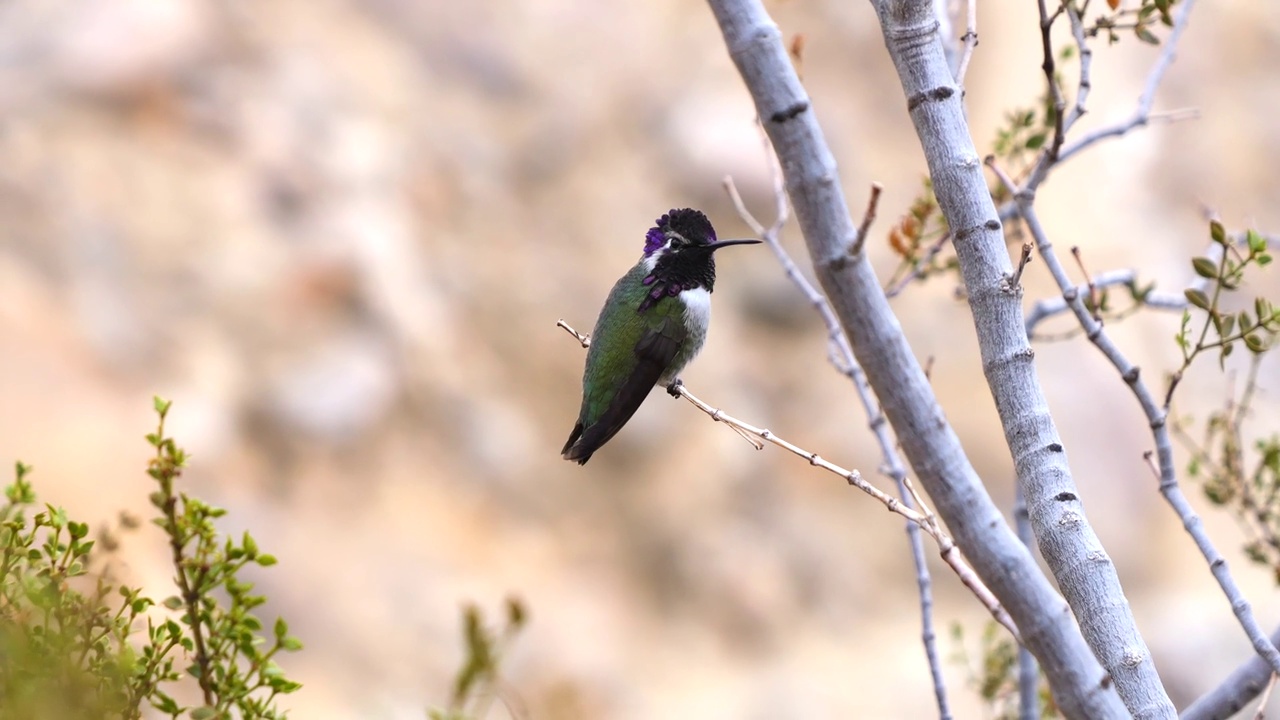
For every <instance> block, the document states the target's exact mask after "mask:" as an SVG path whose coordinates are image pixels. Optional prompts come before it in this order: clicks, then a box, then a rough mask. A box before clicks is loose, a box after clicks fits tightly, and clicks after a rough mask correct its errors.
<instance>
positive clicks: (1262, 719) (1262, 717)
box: [1253, 673, 1280, 720]
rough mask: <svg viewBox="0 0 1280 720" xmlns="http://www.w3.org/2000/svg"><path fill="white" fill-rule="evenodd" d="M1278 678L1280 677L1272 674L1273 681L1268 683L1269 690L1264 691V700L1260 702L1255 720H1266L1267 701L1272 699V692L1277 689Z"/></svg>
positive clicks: (1254, 715)
mask: <svg viewBox="0 0 1280 720" xmlns="http://www.w3.org/2000/svg"><path fill="white" fill-rule="evenodd" d="M1277 677H1280V676H1278V675H1276V674H1275V673H1271V679H1270V680H1268V681H1267V689H1266V690H1263V691H1262V699H1261V700H1259V701H1258V710H1257V712H1255V713H1254V714H1253V720H1266V717H1267V701H1268V700H1270V699H1271V691H1272V690H1274V689H1275V687H1276V678H1277Z"/></svg>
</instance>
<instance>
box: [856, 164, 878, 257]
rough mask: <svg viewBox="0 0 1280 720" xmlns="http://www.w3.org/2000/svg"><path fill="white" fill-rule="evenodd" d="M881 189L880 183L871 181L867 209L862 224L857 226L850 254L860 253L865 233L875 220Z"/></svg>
mask: <svg viewBox="0 0 1280 720" xmlns="http://www.w3.org/2000/svg"><path fill="white" fill-rule="evenodd" d="M882 190H884V186H883V185H881V184H880V183H878V182H873V183H871V197H870V198H868V199H867V209H866V212H864V213H863V214H862V224H861V225H859V226H858V235H857V237H856V238H854V241H853V247H852V248H851V249H850V254H853V255H861V254H862V247H863V246H864V245H866V243H867V233H869V232H870V231H871V223H873V222H875V220H876V207H877V206H878V205H879V204H880V192H881V191H882Z"/></svg>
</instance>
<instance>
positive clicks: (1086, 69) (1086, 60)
mask: <svg viewBox="0 0 1280 720" xmlns="http://www.w3.org/2000/svg"><path fill="white" fill-rule="evenodd" d="M1064 6H1065V7H1066V10H1067V19H1069V20H1070V21H1071V37H1072V38H1074V39H1075V41H1076V52H1078V53H1080V79H1079V80H1077V81H1076V101H1075V104H1074V105H1073V106H1072V108H1071V113H1070V114H1069V115H1067V119H1066V120H1064V121H1063V125H1062V131H1063V132H1064V133H1068V132H1071V127H1072V126H1073V125H1075V124H1076V121H1077V120H1079V119H1080V118H1081V117H1084V114H1085V113H1086V112H1088V110H1087V109H1086V102H1087V101H1088V99H1089V91H1090V90H1092V89H1093V80H1092V79H1091V78H1090V72H1091V71H1092V70H1093V48H1091V47H1089V41H1088V40H1087V39H1085V35H1084V21H1083V20H1082V19H1081V17H1080V12H1079V11H1078V10H1077V9H1076V6H1075V4H1074V3H1070V2H1068V3H1064Z"/></svg>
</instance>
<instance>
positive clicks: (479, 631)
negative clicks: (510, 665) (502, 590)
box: [429, 598, 528, 720]
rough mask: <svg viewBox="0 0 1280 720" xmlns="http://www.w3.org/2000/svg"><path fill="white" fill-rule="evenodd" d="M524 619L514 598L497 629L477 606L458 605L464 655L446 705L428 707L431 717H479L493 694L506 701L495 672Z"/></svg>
mask: <svg viewBox="0 0 1280 720" xmlns="http://www.w3.org/2000/svg"><path fill="white" fill-rule="evenodd" d="M527 620H528V614H527V612H526V610H525V607H524V604H523V603H521V602H520V600H519V599H517V598H508V599H507V604H506V624H505V625H504V626H503V628H502V630H501V631H498V632H495V631H494V630H493V629H492V628H489V627H487V626H486V625H485V622H484V614H483V613H482V612H481V610H480V608H479V607H477V606H475V605H470V604H469V605H467V606H466V607H464V608H463V609H462V638H463V642H464V643H465V644H466V651H467V655H466V657H465V658H464V659H463V662H462V667H461V668H459V670H458V676H457V677H456V678H455V679H454V682H453V693H452V699H451V700H450V701H449V707H448V709H446V710H431V711H430V713H429V717H430V718H431V720H481V719H482V718H484V717H486V716H488V714H489V708H490V707H491V705H492V704H493V700H494V698H502V700H503V702H507V699H506V697H505V696H504V694H503V692H502V688H501V679H500V675H499V668H500V665H501V661H502V655H503V653H504V652H505V651H506V649H507V648H508V647H509V646H510V644H511V642H512V640H514V639H515V636H516V635H517V634H518V633H519V632H520V630H521V628H523V627H524V624H525V622H526V621H527Z"/></svg>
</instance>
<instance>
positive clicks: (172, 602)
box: [161, 595, 182, 610]
mask: <svg viewBox="0 0 1280 720" xmlns="http://www.w3.org/2000/svg"><path fill="white" fill-rule="evenodd" d="M161 604H162V605H164V606H165V607H167V608H169V609H170V610H177V609H179V608H181V607H182V598H180V597H178V596H177V595H170V596H169V597H167V598H165V599H164V602H163V603H161Z"/></svg>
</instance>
